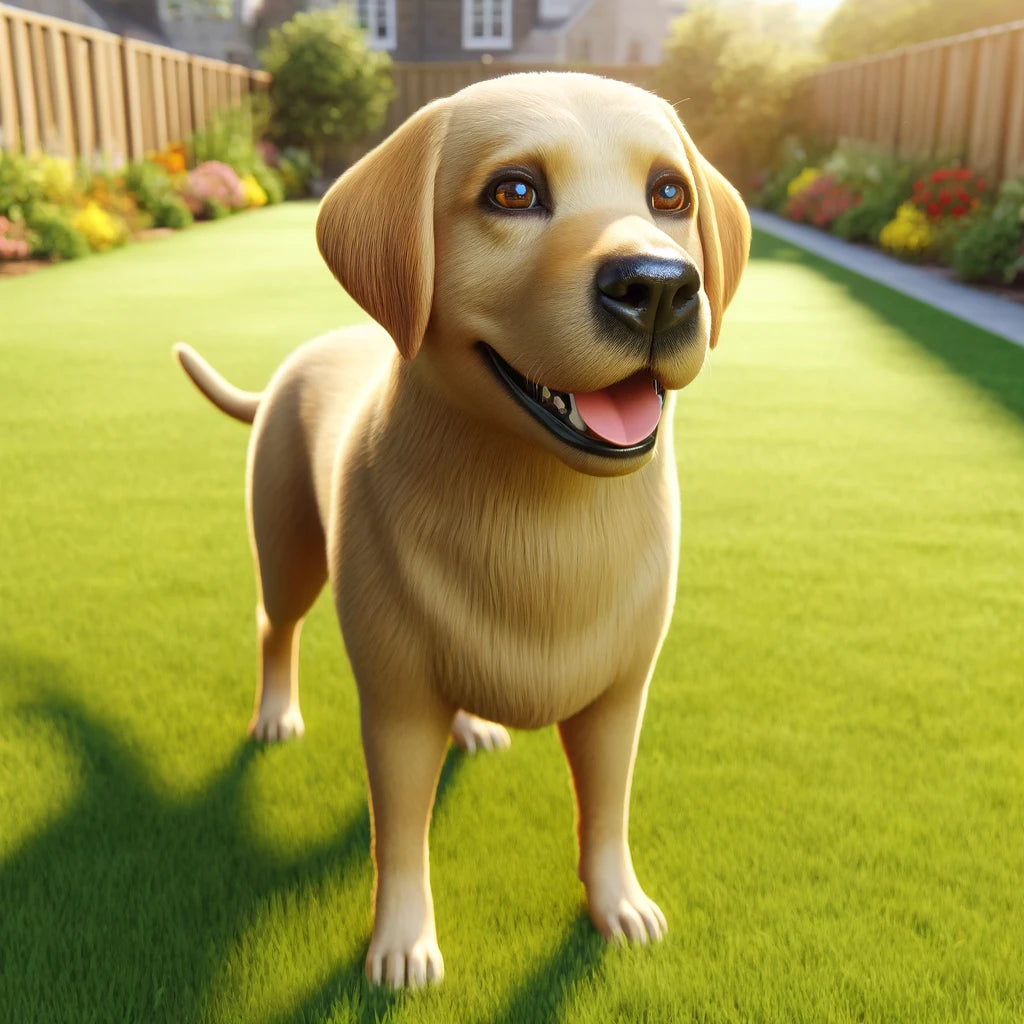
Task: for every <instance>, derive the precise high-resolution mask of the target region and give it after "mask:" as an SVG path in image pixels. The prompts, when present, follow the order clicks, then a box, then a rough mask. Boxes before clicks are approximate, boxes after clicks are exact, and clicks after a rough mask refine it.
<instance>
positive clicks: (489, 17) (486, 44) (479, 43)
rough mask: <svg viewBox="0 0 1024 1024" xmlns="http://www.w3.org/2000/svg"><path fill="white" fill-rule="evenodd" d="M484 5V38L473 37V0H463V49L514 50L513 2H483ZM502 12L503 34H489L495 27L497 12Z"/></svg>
mask: <svg viewBox="0 0 1024 1024" xmlns="http://www.w3.org/2000/svg"><path fill="white" fill-rule="evenodd" d="M481 3H483V5H484V29H485V32H484V34H483V35H482V36H475V35H473V0H462V48H463V49H464V50H511V49H512V0H481ZM498 10H500V12H501V32H500V34H498V35H495V34H494V33H493V32H488V31H487V29H488V27H490V28H492V29H493V27H494V15H495V12H496V11H498Z"/></svg>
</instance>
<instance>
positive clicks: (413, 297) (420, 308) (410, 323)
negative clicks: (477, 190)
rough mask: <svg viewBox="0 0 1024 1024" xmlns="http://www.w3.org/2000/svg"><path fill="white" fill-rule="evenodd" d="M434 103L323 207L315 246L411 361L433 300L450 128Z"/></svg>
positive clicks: (349, 175) (349, 174) (341, 182)
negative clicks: (438, 186) (439, 197)
mask: <svg viewBox="0 0 1024 1024" xmlns="http://www.w3.org/2000/svg"><path fill="white" fill-rule="evenodd" d="M447 120H448V118H447V108H446V105H445V103H444V101H443V100H439V101H437V102H434V103H431V104H429V105H428V106H426V107H424V108H423V109H421V110H420V111H418V112H417V113H416V114H414V115H413V116H412V117H411V118H409V120H408V121H406V122H405V124H403V125H402V126H401V127H400V128H398V129H397V130H396V131H395V132H394V133H393V134H392V135H390V136H389V137H388V138H387V139H385V140H384V142H382V143H381V144H380V145H379V146H377V148H376V149H373V150H371V151H370V152H369V153H367V154H366V156H364V157H363V158H362V160H360V161H359V162H358V163H356V164H354V165H353V166H352V167H350V168H349V169H348V170H347V171H346V172H345V173H344V174H343V175H342V176H341V177H340V178H339V179H338V180H337V181H336V182H335V183H334V185H333V186H332V187H331V190H330V191H329V192H328V193H327V195H326V196H324V200H323V202H322V203H321V204H320V212H319V214H318V216H317V221H316V239H317V244H318V245H319V246H320V253H321V255H322V256H323V258H324V260H325V261H326V263H327V266H328V267H330V268H331V271H332V272H333V274H334V276H335V277H336V278H337V279H338V281H340V282H341V286H342V287H343V288H344V289H345V291H347V292H348V293H349V295H351V296H352V298H353V299H355V300H356V302H358V303H359V305H360V306H362V307H363V309H365V310H366V312H367V313H369V314H370V316H372V317H373V318H374V320H376V321H377V322H378V323H379V324H381V325H382V326H383V327H384V329H385V330H386V331H387V332H388V333H389V334H390V335H391V337H392V338H394V340H395V344H396V345H397V346H398V350H399V352H401V353H402V355H403V356H405V358H406V359H411V358H412V357H413V356H414V355H416V352H417V351H418V350H419V347H420V343H421V342H422V341H423V332H424V331H425V330H426V329H427V320H428V319H429V318H430V306H431V301H432V299H433V293H434V177H435V174H436V172H437V166H438V162H439V160H440V153H441V144H442V142H443V140H444V133H445V129H446V126H447Z"/></svg>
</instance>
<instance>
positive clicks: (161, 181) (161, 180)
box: [124, 160, 192, 230]
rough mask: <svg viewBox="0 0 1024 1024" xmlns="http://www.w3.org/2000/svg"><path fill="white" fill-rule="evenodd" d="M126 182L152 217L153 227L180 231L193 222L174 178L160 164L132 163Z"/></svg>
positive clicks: (142, 207) (126, 175)
mask: <svg viewBox="0 0 1024 1024" xmlns="http://www.w3.org/2000/svg"><path fill="white" fill-rule="evenodd" d="M124 182H125V186H126V187H127V188H128V190H129V191H130V192H131V193H132V194H133V195H134V196H135V198H136V199H137V200H138V203H139V207H140V208H141V209H142V210H144V211H145V212H146V213H148V214H149V216H150V217H151V218H152V220H153V226H154V227H158V228H176V229H178V230H180V229H181V228H186V227H188V226H189V225H190V224H191V223H192V214H191V213H190V212H189V208H188V207H187V206H186V205H185V203H184V201H183V200H182V198H181V196H180V195H179V194H178V190H177V188H176V187H175V184H174V179H173V178H172V177H171V175H170V174H169V173H168V171H167V170H166V168H164V167H162V166H161V165H160V164H155V163H152V162H151V161H149V160H143V161H140V162H139V163H134V164H129V165H128V166H127V167H126V168H125V170H124Z"/></svg>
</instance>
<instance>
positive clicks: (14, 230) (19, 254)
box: [0, 216, 32, 260]
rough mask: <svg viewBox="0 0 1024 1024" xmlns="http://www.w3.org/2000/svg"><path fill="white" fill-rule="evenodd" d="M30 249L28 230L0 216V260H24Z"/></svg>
mask: <svg viewBox="0 0 1024 1024" xmlns="http://www.w3.org/2000/svg"><path fill="white" fill-rule="evenodd" d="M31 249H32V245H31V238H30V235H29V230H28V228H26V227H25V225H24V224H23V223H20V222H18V221H10V220H8V219H7V218H6V217H3V216H0V260H26V259H28V255H29V252H30V251H31Z"/></svg>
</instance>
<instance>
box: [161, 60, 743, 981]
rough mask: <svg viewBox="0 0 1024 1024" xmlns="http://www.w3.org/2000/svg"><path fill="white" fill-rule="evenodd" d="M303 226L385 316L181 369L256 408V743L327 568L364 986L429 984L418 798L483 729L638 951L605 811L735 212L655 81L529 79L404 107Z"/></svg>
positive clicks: (636, 916) (252, 508)
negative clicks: (649, 84) (517, 736)
mask: <svg viewBox="0 0 1024 1024" xmlns="http://www.w3.org/2000/svg"><path fill="white" fill-rule="evenodd" d="M317 239H318V241H319V245H320V251H321V252H322V254H323V257H324V259H325V260H326V261H327V264H328V266H329V267H330V268H331V270H332V271H333V272H334V274H335V276H336V277H337V278H338V280H339V281H340V282H341V284H342V285H343V286H344V288H345V289H346V290H347V291H348V292H349V294H350V295H351V296H352V297H353V298H354V299H355V300H356V301H357V302H358V303H359V304H360V305H361V306H362V307H363V308H364V309H365V310H366V312H367V313H369V314H370V316H372V317H373V319H374V320H376V321H377V322H378V323H379V324H380V325H382V326H381V327H376V326H368V327H365V328H355V329H351V330H345V331H337V332H334V333H332V334H329V335H327V336H325V337H322V338H319V339H317V340H314V341H311V342H309V343H308V344H306V345H304V346H302V347H301V348H299V349H298V350H297V351H296V352H295V353H294V354H293V355H292V356H291V357H290V358H289V359H288V360H287V361H286V362H285V363H284V364H283V365H282V366H281V368H280V369H279V370H278V371H277V373H276V374H275V376H274V377H273V379H272V380H271V381H270V384H269V385H268V387H267V389H266V390H265V391H264V392H263V393H262V394H250V393H247V392H243V391H239V390H238V389H236V388H234V387H232V385H230V384H228V383H227V382H226V381H225V380H224V379H223V378H222V377H220V376H219V375H218V374H217V373H216V372H215V371H214V370H213V369H212V368H211V367H210V366H209V365H208V364H207V363H205V362H204V361H203V360H202V359H201V358H200V357H199V356H198V355H197V354H196V353H195V352H194V351H193V350H191V349H189V348H187V347H185V346H179V347H178V349H177V354H178V357H179V359H180V361H181V362H182V364H183V365H184V368H185V370H186V371H187V373H188V374H189V376H190V377H191V378H192V380H193V381H194V382H195V383H196V384H197V385H198V387H199V388H200V390H201V391H202V392H203V393H204V394H205V395H206V396H207V397H208V398H209V399H210V400H211V401H212V402H213V403H214V404H216V405H217V406H218V407H219V408H220V409H222V410H224V411H225V412H226V413H228V414H229V415H231V416H234V417H235V418H237V419H240V420H243V421H246V422H253V424H254V427H253V432H252V438H251V441H250V445H249V461H248V509H249V524H250V535H251V539H252V544H253V550H254V554H255V561H256V571H257V577H258V581H259V606H258V608H257V617H258V627H259V644H260V652H261V659H260V660H261V668H260V688H259V693H258V697H257V707H256V713H255V716H254V719H253V722H252V725H251V732H252V733H253V735H254V736H255V737H256V738H258V739H261V740H278V739H285V738H287V737H289V736H294V735H299V734H301V733H302V730H303V725H302V716H301V714H300V712H299V700H298V681H297V675H296V668H297V657H298V639H299V630H300V627H301V625H302V621H303V617H304V616H305V615H306V613H307V611H308V610H309V608H310V606H311V605H312V604H313V601H314V600H315V598H316V597H317V595H318V594H319V592H320V590H321V589H322V587H323V585H324V583H325V582H326V581H327V580H330V582H331V587H332V590H333V593H334V598H335V602H336V605H337V610H338V616H339V619H340V622H341V629H342V633H343V635H344V640H345V645H346V648H347V650H348V655H349V658H350V660H351V664H352V668H353V672H354V674H355V678H356V680H357V684H358V689H359V700H360V709H361V723H362V737H363V745H364V748H365V755H366V765H367V773H368V776H369V788H370V806H371V811H372V819H373V836H374V842H373V856H374V861H375V867H376V886H375V915H376V916H375V921H374V926H373V934H372V937H371V940H370V947H369V952H368V954H367V959H366V972H367V976H368V978H369V979H370V981H372V982H375V983H385V982H386V983H389V984H391V985H394V986H403V985H408V986H417V985H421V984H423V983H424V982H427V981H437V980H439V979H440V978H441V975H442V972H443V964H442V959H441V953H440V951H439V949H438V946H437V938H436V933H435V928H434V909H433V901H432V899H431V891H430V878H429V869H428V854H427V826H428V822H429V819H430V814H431V807H432V804H433V799H434V791H435V786H436V783H437V779H438V774H439V771H440V767H441V764H442V761H443V758H444V754H445V749H446V746H447V744H448V740H449V736H450V735H451V734H454V737H455V739H456V741H457V742H459V743H460V744H462V745H463V746H465V747H467V748H468V749H470V750H473V749H474V748H478V747H488V748H489V747H495V746H502V745H504V744H507V742H508V734H507V733H506V731H505V729H504V726H514V727H516V728H520V729H533V728H537V727H539V726H544V725H549V724H552V723H557V725H558V728H559V731H560V733H561V739H562V744H563V746H564V748H565V753H566V757H567V758H568V761H569V766H570V769H571V772H572V777H573V780H574V786H575V791H576V800H577V811H578V834H579V875H580V878H581V879H582V881H583V883H584V885H585V887H586V893H587V900H588V905H589V911H590V916H591V918H592V919H593V922H594V924H595V925H596V926H597V928H598V929H599V930H600V931H601V932H602V933H603V934H604V935H605V936H607V937H609V938H619V939H626V940H630V941H635V942H641V943H643V942H648V941H652V940H656V939H659V938H661V936H662V935H663V934H664V933H665V930H666V925H665V918H664V916H663V915H662V912H661V911H660V910H659V908H658V907H657V905H656V904H655V903H654V902H653V901H652V900H651V899H650V898H649V897H648V896H647V895H646V894H645V893H644V891H643V889H641V887H640V883H639V882H638V881H637V877H636V874H635V872H634V870H633V864H632V860H631V857H630V851H629V846H628V842H627V818H628V804H629V791H630V779H631V775H632V767H633V759H634V754H635V752H636V747H637V737H638V734H639V730H640V721H641V718H642V715H643V709H644V702H645V697H646V693H647V685H648V682H649V680H650V678H651V673H652V669H653V666H654V663H655V659H656V658H657V655H658V650H659V647H660V646H661V642H662V639H663V637H664V635H665V631H666V629H667V627H668V623H669V619H670V616H671V613H672V604H673V599H674V596H675V591H676V567H677V553H678V543H679V508H678V491H677V483H676V467H675V460H674V457H673V451H672V422H671V415H672V406H673V397H674V392H675V391H677V390H678V389H680V388H682V387H685V385H687V384H689V383H690V381H692V380H693V379H694V377H696V375H697V373H698V372H699V371H700V369H701V367H702V365H703V364H704V361H705V359H706V357H707V354H708V350H709V348H710V347H714V345H715V343H716V341H717V339H718V335H719V331H720V329H721V325H722V314H723V312H724V310H725V307H726V305H727V304H728V302H729V300H730V299H731V298H732V296H733V293H734V291H735V289H736V286H737V283H738V281H739V278H740V274H741V272H742V271H743V268H744V266H745V264H746V260H747V250H748V245H749V240H750V225H749V219H748V217H747V213H746V210H745V208H744V206H743V203H742V201H741V200H740V198H739V196H738V195H737V194H736V192H735V191H734V190H733V189H732V188H731V186H730V185H728V184H727V183H726V181H725V180H724V179H723V178H722V177H721V176H720V175H719V174H718V172H717V171H715V170H714V169H713V168H712V167H711V166H709V164H708V163H707V162H706V161H705V160H704V159H703V158H702V157H701V155H700V153H698V152H697V150H696V149H695V148H694V146H693V143H692V142H691V141H690V139H689V137H688V136H687V134H686V132H685V131H684V130H683V126H682V125H681V124H680V122H679V120H678V119H677V117H676V115H675V113H674V111H673V110H672V108H671V107H670V106H669V105H668V104H667V103H665V102H663V101H662V100H660V99H658V98H657V97H655V96H653V95H651V94H650V93H647V92H644V91H643V90H641V89H638V88H635V87H633V86H630V85H624V84H622V83H620V82H615V81H609V80H605V79H601V78H596V77H592V76H589V75H581V74H521V75H511V76H508V77H505V78H499V79H496V80H493V81H488V82H483V83H480V84H478V85H473V86H470V87H469V88H467V89H464V90H463V91H462V92H459V93H457V94H456V95H454V96H452V97H450V98H448V99H442V100H438V101H437V102H434V103H431V104H430V105H428V106H426V107H424V108H423V109H422V110H420V111H419V112H418V113H417V114H415V115H414V116H413V117H411V118H410V119H409V120H408V121H407V122H406V123H405V124H404V125H403V126H402V127H401V128H399V129H398V130H397V131H396V132H395V133H394V134H393V135H392V136H391V137H390V138H388V139H387V140H386V141H385V142H384V143H382V144H381V145H380V146H378V147H377V148H376V149H375V150H373V151H372V152H371V153H370V154H368V155H367V156H366V157H364V158H363V159H362V160H361V161H359V163H357V164H356V165H355V166H354V167H352V168H351V169H350V170H349V171H347V172H346V173H345V174H344V175H342V177H341V178H340V179H339V180H338V181H337V182H336V183H335V185H334V187H333V188H332V189H331V191H330V192H329V193H328V195H327V196H326V198H325V199H324V201H323V204H322V206H321V208H320V213H319V219H318V221H317ZM382 328H383V329H382ZM396 347H397V354H396V353H395V348H396ZM499 723H500V724H499Z"/></svg>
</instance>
